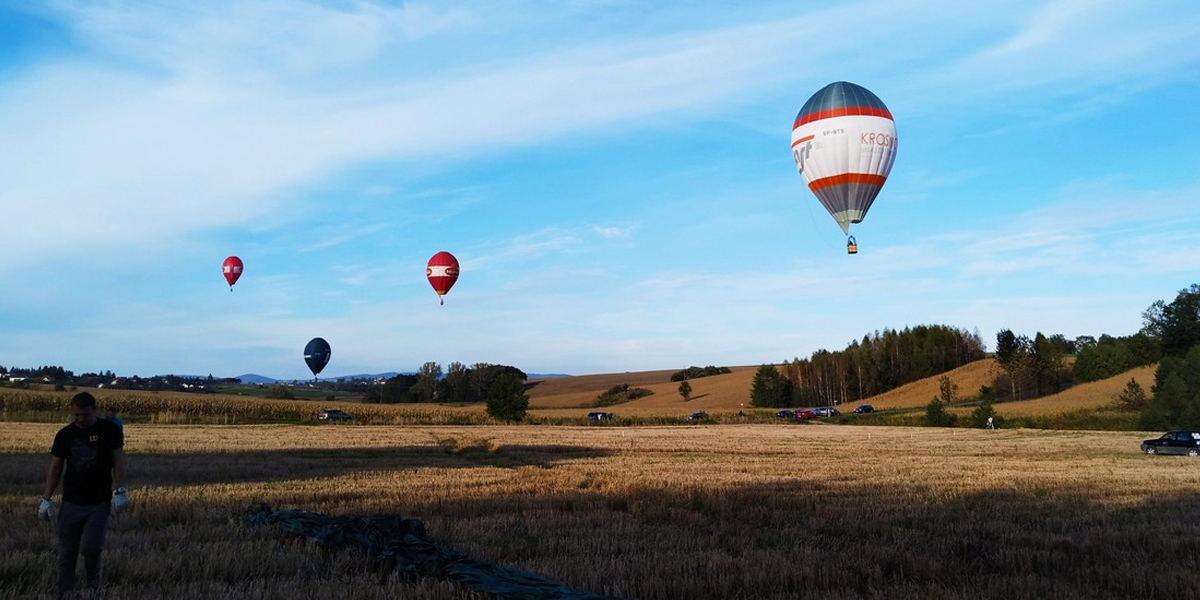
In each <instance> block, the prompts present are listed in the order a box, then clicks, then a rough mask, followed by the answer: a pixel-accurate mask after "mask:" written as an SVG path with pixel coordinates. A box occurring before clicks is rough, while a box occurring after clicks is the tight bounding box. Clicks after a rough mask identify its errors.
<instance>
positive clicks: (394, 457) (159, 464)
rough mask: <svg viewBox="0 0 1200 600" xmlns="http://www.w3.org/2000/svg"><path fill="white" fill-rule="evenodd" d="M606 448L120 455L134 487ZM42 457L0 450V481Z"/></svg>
mask: <svg viewBox="0 0 1200 600" xmlns="http://www.w3.org/2000/svg"><path fill="white" fill-rule="evenodd" d="M612 453H613V452H612V451H610V450H603V449H598V448H588V447H581V446H568V445H554V444H540V445H520V444H502V445H492V444H490V443H489V442H487V441H479V442H470V443H466V444H464V443H461V442H457V441H454V440H443V441H440V442H439V445H425V446H395V447H387V448H297V449H293V450H270V451H248V452H189V453H166V454H158V453H136V454H129V455H127V461H126V469H125V479H126V481H128V482H130V485H131V486H133V487H144V486H148V485H153V486H173V485H197V484H205V483H252V482H267V481H292V480H297V479H320V478H326V477H336V476H339V475H345V474H347V473H353V472H360V471H387V470H404V469H417V468H437V469H456V468H475V467H496V468H501V469H511V468H518V467H540V468H550V467H552V466H554V465H555V464H556V463H558V462H561V461H564V460H576V459H589V458H601V457H604V456H608V455H610V454H612ZM49 464H50V455H49V453H46V454H29V453H25V454H0V486H3V488H4V489H24V491H25V492H26V493H29V494H38V493H40V491H39V490H41V486H42V482H43V481H44V478H45V474H46V468H47V466H48V465H49Z"/></svg>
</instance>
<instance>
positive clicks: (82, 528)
mask: <svg viewBox="0 0 1200 600" xmlns="http://www.w3.org/2000/svg"><path fill="white" fill-rule="evenodd" d="M107 531H108V503H107V502H102V503H100V504H71V503H70V502H63V503H62V509H61V510H60V511H59V513H58V592H59V593H60V594H65V593H67V592H70V591H72V590H74V589H75V565H76V561H77V560H78V558H79V555H80V554H83V570H84V574H85V576H86V577H87V585H88V586H89V587H97V586H98V585H99V584H100V549H101V548H102V547H103V546H104V534H105V533H106V532H107Z"/></svg>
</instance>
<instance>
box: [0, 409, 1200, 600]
mask: <svg viewBox="0 0 1200 600" xmlns="http://www.w3.org/2000/svg"><path fill="white" fill-rule="evenodd" d="M60 426H61V425H60V424H51V423H6V424H5V436H4V437H3V439H0V483H2V489H3V495H2V496H0V516H2V517H3V522H4V523H5V524H6V526H5V527H4V528H2V529H0V556H2V557H3V559H2V561H0V598H6V599H7V598H38V597H45V598H49V597H52V596H51V593H52V592H53V591H54V590H53V585H54V584H53V581H54V573H53V565H54V548H53V543H52V538H51V533H50V531H49V529H48V527H47V525H46V524H45V523H42V522H40V521H37V520H36V519H35V518H34V511H35V509H36V506H37V499H38V497H39V495H40V489H41V481H42V478H43V476H44V472H45V468H46V466H47V464H48V459H49V457H48V449H49V445H50V441H51V439H52V437H53V434H54V431H55V430H56V429H57V428H58V427H60ZM1148 435H1149V434H1144V433H1128V432H1126V433H1114V432H1061V431H1060V432H1054V431H1039V430H998V431H982V430H961V429H959V430H955V429H928V428H900V427H895V428H893V427H886V428H885V427H856V426H828V425H825V426H823V425H813V426H804V427H797V426H788V425H774V424H771V425H768V424H762V425H753V424H752V425H707V426H699V427H684V426H677V427H667V426H663V427H572V426H560V427H554V426H528V425H526V426H493V425H488V426H404V427H398V426H354V427H333V426H329V427H324V426H313V425H238V426H224V425H170V424H152V423H151V424H129V425H127V426H126V436H127V462H128V468H127V480H128V484H129V486H130V488H131V493H130V497H131V499H132V501H133V502H134V509H133V510H132V511H131V512H129V513H123V514H121V515H118V516H117V517H116V518H115V519H114V521H113V524H112V527H111V529H110V532H109V538H108V542H107V545H106V550H105V559H104V578H105V580H106V582H107V585H108V597H110V598H131V599H150V598H163V597H171V598H211V597H218V596H220V597H237V598H256V599H257V598H263V599H267V598H301V597H302V598H321V599H323V598H330V599H332V598H399V597H403V598H429V599H439V600H449V599H467V598H482V597H484V596H481V595H479V594H478V593H476V592H471V591H468V590H465V589H463V588H460V587H457V586H456V585H453V584H450V583H448V582H445V581H436V580H418V581H404V580H401V579H399V578H398V577H396V576H394V575H391V574H390V573H388V572H387V571H380V570H378V569H376V568H374V567H373V566H372V565H371V564H369V561H367V560H366V559H365V558H364V557H362V556H359V555H356V554H355V553H353V552H349V551H336V552H334V551H327V550H324V549H322V548H319V547H315V546H312V545H309V544H307V543H305V542H303V541H300V540H297V539H294V538H292V537H290V536H288V535H286V534H283V533H281V532H278V531H272V530H270V529H259V528H251V527H248V526H246V525H245V524H244V521H243V516H244V515H245V514H246V513H247V511H249V510H251V509H253V508H255V507H257V506H258V505H259V504H260V503H263V502H265V503H268V504H270V505H271V506H273V507H275V508H281V509H284V508H294V509H302V510H311V511H316V512H321V513H326V514H338V515H367V514H375V513H397V514H401V515H403V516H406V517H415V518H419V519H421V520H422V521H424V522H425V524H426V527H427V528H428V531H429V533H430V536H431V538H433V539H434V540H435V541H436V542H437V543H438V544H440V545H443V546H447V547H451V548H454V549H456V550H459V551H462V552H464V553H465V554H467V555H468V556H469V557H471V558H473V559H475V560H479V561H484V562H488V563H492V564H497V565H503V566H509V567H515V568H520V569H524V570H527V571H532V572H534V573H538V574H541V575H543V576H546V577H549V578H551V579H554V580H556V581H560V582H562V583H565V584H567V585H569V586H571V587H574V588H575V589H578V590H583V591H589V592H594V593H598V594H605V595H612V596H622V597H634V598H643V599H675V598H740V599H779V600H782V599H793V598H864V597H874V598H1029V599H1033V598H1046V597H1055V598H1088V599H1095V598H1131V597H1147V598H1166V597H1171V598H1196V597H1200V591H1198V590H1200V586H1197V585H1196V579H1195V578H1196V572H1197V562H1198V560H1200V495H1197V494H1196V492H1195V490H1196V489H1197V487H1198V484H1200V462H1196V461H1195V460H1190V459H1188V458H1186V457H1147V456H1143V455H1141V454H1140V453H1139V452H1138V442H1139V441H1140V440H1141V439H1142V438H1143V437H1148ZM55 502H56V504H57V502H58V498H57V497H56V498H55Z"/></svg>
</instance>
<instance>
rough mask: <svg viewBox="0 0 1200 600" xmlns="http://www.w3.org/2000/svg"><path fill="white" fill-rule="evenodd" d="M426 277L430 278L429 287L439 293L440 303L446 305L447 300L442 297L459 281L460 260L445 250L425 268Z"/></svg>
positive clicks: (435, 256) (435, 255)
mask: <svg viewBox="0 0 1200 600" xmlns="http://www.w3.org/2000/svg"><path fill="white" fill-rule="evenodd" d="M425 277H427V278H429V285H432V286H433V291H435V292H437V295H438V299H439V300H440V301H441V302H440V303H441V304H445V303H446V300H445V298H442V296H444V295H446V292H449V291H450V288H452V287H454V282H455V281H458V259H457V258H454V255H453V254H450V253H449V252H446V251H445V250H443V251H441V252H438V253H437V254H434V255H433V257H432V258H430V259H429V264H428V265H426V266H425Z"/></svg>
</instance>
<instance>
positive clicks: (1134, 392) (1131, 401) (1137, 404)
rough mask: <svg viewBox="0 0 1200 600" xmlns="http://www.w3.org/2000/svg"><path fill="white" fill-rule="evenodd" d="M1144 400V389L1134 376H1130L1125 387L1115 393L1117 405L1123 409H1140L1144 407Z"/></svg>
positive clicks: (1145, 400)
mask: <svg viewBox="0 0 1200 600" xmlns="http://www.w3.org/2000/svg"><path fill="white" fill-rule="evenodd" d="M1146 402H1147V399H1146V390H1143V389H1142V386H1141V384H1139V383H1138V381H1137V379H1134V378H1130V379H1129V383H1127V384H1125V389H1124V390H1123V391H1122V392H1121V393H1120V394H1118V395H1117V406H1119V407H1121V408H1123V409H1125V410H1142V409H1144V408H1146Z"/></svg>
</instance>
